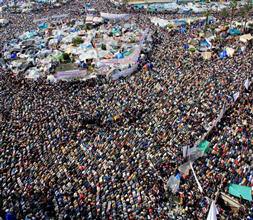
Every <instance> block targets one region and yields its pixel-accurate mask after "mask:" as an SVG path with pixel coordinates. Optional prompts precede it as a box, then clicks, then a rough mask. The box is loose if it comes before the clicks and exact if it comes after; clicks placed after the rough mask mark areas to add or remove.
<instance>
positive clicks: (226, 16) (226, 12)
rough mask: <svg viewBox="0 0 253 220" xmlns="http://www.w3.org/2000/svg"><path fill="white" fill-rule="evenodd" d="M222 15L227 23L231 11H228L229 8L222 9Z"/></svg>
mask: <svg viewBox="0 0 253 220" xmlns="http://www.w3.org/2000/svg"><path fill="white" fill-rule="evenodd" d="M221 17H222V19H223V20H224V24H226V22H227V18H228V17H229V13H228V10H227V9H226V8H224V9H222V11H221Z"/></svg>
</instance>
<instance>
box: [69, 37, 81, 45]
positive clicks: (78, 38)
mask: <svg viewBox="0 0 253 220" xmlns="http://www.w3.org/2000/svg"><path fill="white" fill-rule="evenodd" d="M82 43H83V39H82V38H81V37H76V38H74V39H73V40H72V44H73V45H74V46H77V45H79V44H82Z"/></svg>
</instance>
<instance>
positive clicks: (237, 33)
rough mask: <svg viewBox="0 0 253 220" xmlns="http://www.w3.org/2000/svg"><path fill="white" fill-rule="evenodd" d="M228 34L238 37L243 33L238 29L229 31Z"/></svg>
mask: <svg viewBox="0 0 253 220" xmlns="http://www.w3.org/2000/svg"><path fill="white" fill-rule="evenodd" d="M228 33H229V34H230V35H232V36H237V35H240V34H241V31H240V30H238V29H236V28H231V29H229V31H228Z"/></svg>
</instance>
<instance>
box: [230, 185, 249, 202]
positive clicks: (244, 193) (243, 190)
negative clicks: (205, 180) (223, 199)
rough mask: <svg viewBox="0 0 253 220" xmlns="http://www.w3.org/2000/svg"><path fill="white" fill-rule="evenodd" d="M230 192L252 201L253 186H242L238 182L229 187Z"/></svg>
mask: <svg viewBox="0 0 253 220" xmlns="http://www.w3.org/2000/svg"><path fill="white" fill-rule="evenodd" d="M228 192H229V194H231V195H233V196H236V197H239V198H240V197H242V198H243V199H246V200H248V201H250V202H251V201H252V194H251V187H249V186H240V185H238V184H230V185H229V187H228Z"/></svg>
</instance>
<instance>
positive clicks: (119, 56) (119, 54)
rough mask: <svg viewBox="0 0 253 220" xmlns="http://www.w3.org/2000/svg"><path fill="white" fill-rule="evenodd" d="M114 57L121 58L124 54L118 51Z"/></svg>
mask: <svg viewBox="0 0 253 220" xmlns="http://www.w3.org/2000/svg"><path fill="white" fill-rule="evenodd" d="M115 58H117V59H123V58H124V55H123V54H122V53H118V54H116V56H115Z"/></svg>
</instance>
